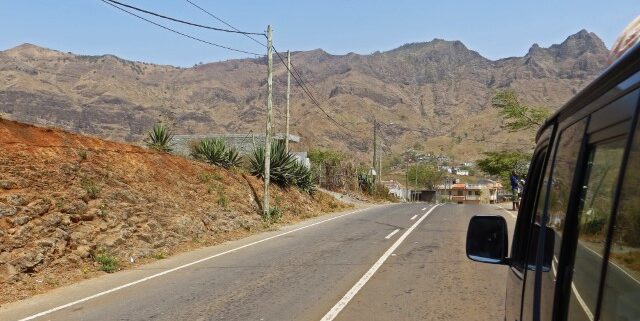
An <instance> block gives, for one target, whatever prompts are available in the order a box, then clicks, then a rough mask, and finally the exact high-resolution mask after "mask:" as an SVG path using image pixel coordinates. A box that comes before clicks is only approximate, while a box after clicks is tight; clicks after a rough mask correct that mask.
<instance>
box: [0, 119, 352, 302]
mask: <svg viewBox="0 0 640 321" xmlns="http://www.w3.org/2000/svg"><path fill="white" fill-rule="evenodd" d="M261 186H262V185H261V182H260V181H259V180H257V179H256V178H254V177H252V176H245V175H243V174H240V173H232V172H229V171H226V170H223V169H220V168H216V167H212V166H209V165H206V164H203V163H199V162H195V161H190V160H187V159H185V158H181V157H177V156H172V155H169V154H165V153H159V152H154V151H150V150H147V149H143V148H140V147H136V146H131V145H126V144H121V143H115V142H110V141H105V140H100V139H96V138H91V137H86V136H81V135H77V134H72V133H68V132H64V131H61V130H55V129H47V128H40V127H35V126H31V125H25V124H20V123H16V122H13V121H7V120H2V119H0V303H2V302H6V301H10V300H17V299H20V298H24V297H25V296H28V295H30V294H33V293H36V292H38V291H41V290H46V289H48V288H52V287H56V286H59V285H62V284H65V283H68V282H72V281H74V280H78V279H82V278H86V277H90V276H92V275H95V274H98V273H102V272H98V271H97V269H98V268H99V266H100V265H99V264H98V263H96V262H94V258H95V257H96V256H97V255H100V254H101V253H102V254H105V255H109V256H113V257H115V258H117V260H118V261H119V262H120V263H119V266H120V267H127V266H130V265H133V264H136V263H138V262H144V261H145V260H151V259H153V258H158V257H162V256H164V255H167V254H169V253H172V252H174V251H177V250H179V249H180V248H184V247H190V246H197V245H198V244H200V245H203V244H213V243H216V242H221V241H224V240H228V239H232V238H237V237H239V236H242V235H245V234H247V233H249V232H251V231H256V230H261V229H263V228H264V226H263V223H262V221H261V217H260V216H259V215H258V213H259V212H260V211H259V208H258V206H259V205H258V204H259V202H256V198H258V199H259V198H260V197H261V196H262V187H261ZM272 191H273V192H272V194H273V196H272V197H273V199H272V201H271V204H275V205H276V206H279V207H280V209H281V210H282V211H283V215H284V216H283V220H284V221H285V222H286V221H295V220H297V219H300V218H302V217H309V216H315V215H318V214H319V213H321V212H327V211H334V210H338V209H341V208H344V207H345V206H346V205H344V204H342V203H340V202H337V201H336V200H335V199H334V198H333V197H331V196H328V195H326V194H324V193H322V192H319V193H317V194H315V195H314V197H310V196H309V195H306V194H303V193H300V192H299V191H298V190H296V189H291V190H289V191H286V192H285V191H283V190H281V189H279V188H277V187H275V186H274V187H273V188H272ZM132 260H133V262H134V263H133V264H132V263H131V261H132Z"/></svg>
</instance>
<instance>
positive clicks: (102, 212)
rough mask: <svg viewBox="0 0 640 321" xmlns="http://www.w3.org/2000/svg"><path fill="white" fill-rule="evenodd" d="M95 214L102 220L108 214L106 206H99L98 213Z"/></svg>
mask: <svg viewBox="0 0 640 321" xmlns="http://www.w3.org/2000/svg"><path fill="white" fill-rule="evenodd" d="M96 214H97V215H98V217H100V218H102V219H104V218H105V217H107V214H109V211H108V210H107V204H100V207H98V212H97V213H96Z"/></svg>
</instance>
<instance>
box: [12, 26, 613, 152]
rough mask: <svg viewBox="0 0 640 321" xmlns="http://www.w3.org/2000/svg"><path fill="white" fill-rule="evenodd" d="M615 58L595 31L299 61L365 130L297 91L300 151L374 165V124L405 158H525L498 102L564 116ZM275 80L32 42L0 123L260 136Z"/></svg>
mask: <svg viewBox="0 0 640 321" xmlns="http://www.w3.org/2000/svg"><path fill="white" fill-rule="evenodd" d="M496 41H500V40H499V39H496ZM607 55H608V50H607V48H606V47H605V45H604V43H603V42H602V40H601V39H600V38H599V37H598V36H597V35H596V34H594V33H590V32H587V31H585V30H582V31H580V32H578V33H576V34H574V35H571V36H569V37H568V38H567V39H566V40H565V41H563V42H562V43H560V44H556V45H552V46H550V47H548V48H542V47H540V46H539V45H537V44H533V45H532V46H531V48H530V49H529V51H528V52H527V53H526V54H525V55H524V56H523V57H509V58H504V59H499V60H490V59H487V58H485V57H483V56H481V55H480V54H479V53H477V52H475V51H473V50H470V49H468V48H467V47H466V46H465V45H464V44H463V43H462V42H460V41H446V40H441V39H434V40H432V41H429V42H423V43H412V44H406V45H403V46H400V47H398V48H396V49H393V50H389V51H385V52H375V53H373V54H370V55H361V54H355V53H350V54H346V55H332V54H330V53H327V52H325V51H323V50H321V49H317V50H312V51H303V52H294V53H293V54H292V61H293V63H294V65H295V66H296V67H297V69H298V70H299V71H300V73H301V74H302V76H303V77H304V78H305V79H306V80H307V81H308V82H309V83H311V84H313V86H312V90H313V91H314V95H315V96H316V97H317V99H318V100H319V101H321V102H323V104H324V106H325V109H326V110H327V111H329V112H330V113H332V114H333V115H335V118H336V119H337V120H338V121H340V122H343V123H344V124H345V125H346V126H347V127H349V128H351V129H353V130H354V131H355V132H351V131H348V130H345V129H342V128H340V127H336V126H335V125H333V124H332V123H331V122H330V121H329V120H328V119H327V118H326V117H325V116H324V115H323V114H322V113H321V112H320V111H319V110H318V109H317V108H315V107H314V106H313V105H312V104H311V102H310V101H308V100H306V99H305V97H304V95H303V93H302V90H300V88H299V87H297V86H295V83H294V86H293V95H292V126H293V128H292V132H293V133H294V134H298V135H300V136H302V139H303V140H302V144H301V145H300V146H299V148H300V149H302V150H304V149H306V148H309V147H312V146H313V147H331V148H337V149H341V150H343V151H348V152H350V153H352V154H353V155H354V156H355V157H356V158H357V159H360V160H364V159H368V157H369V155H370V151H371V150H370V149H371V128H372V122H373V118H374V116H375V117H376V118H377V119H378V120H380V121H383V122H386V123H396V124H401V125H402V126H383V127H381V130H382V132H383V135H382V136H383V138H382V140H383V142H384V143H385V145H387V146H389V148H390V150H389V151H390V152H393V153H395V154H399V153H401V152H403V151H405V150H406V149H407V148H409V147H414V146H416V147H419V148H423V149H424V150H429V151H432V152H437V153H443V154H449V155H459V156H460V159H467V160H473V159H475V158H477V157H478V155H479V152H482V151H488V150H489V151H490V150H497V149H501V148H503V147H505V146H509V147H510V148H519V149H525V150H526V149H529V148H531V142H532V137H533V131H530V132H527V133H518V134H512V133H508V132H506V131H505V130H503V129H502V128H501V122H500V121H499V118H498V117H497V116H496V110H495V109H493V108H491V97H492V96H493V95H494V94H495V93H496V92H497V91H499V90H505V89H513V90H515V91H516V92H518V94H519V95H520V96H521V98H522V99H523V101H524V102H525V103H527V104H531V105H535V106H546V107H549V108H550V109H554V110H555V109H557V108H559V107H560V106H561V105H562V104H564V103H565V102H566V101H567V100H568V99H569V98H570V97H571V96H573V95H574V94H575V93H577V92H578V91H579V90H580V89H581V88H582V87H583V86H585V85H586V84H587V83H588V82H589V81H591V80H592V79H593V78H594V77H595V76H596V75H597V74H598V73H600V71H601V70H603V68H604V67H605V66H606V63H607ZM274 59H275V78H274V99H275V100H274V106H275V114H274V117H275V118H274V119H275V127H276V131H283V129H284V117H283V109H284V102H285V88H286V70H285V69H284V67H283V66H282V65H281V64H280V63H279V60H278V58H277V57H274ZM265 74H266V59H264V58H259V59H239V60H228V61H222V62H214V63H205V64H198V65H196V66H193V67H191V68H179V67H173V66H164V65H155V64H151V63H145V62H135V61H128V60H124V59H121V58H118V57H115V56H113V55H103V56H83V55H78V54H73V53H64V52H59V51H55V50H51V49H45V48H41V47H38V46H35V45H30V44H25V45H21V46H18V47H15V48H12V49H9V50H6V51H3V52H0V114H4V117H5V118H9V119H13V120H18V121H23V122H28V123H36V124H44V125H54V126H58V127H62V128H66V129H68V130H72V131H75V132H81V133H88V134H93V135H97V136H99V137H103V138H108V139H114V140H120V141H128V142H134V143H139V142H140V140H141V139H142V137H143V135H144V133H145V132H146V131H147V130H148V129H149V128H150V127H151V126H152V125H153V123H154V122H156V121H157V120H165V121H168V122H170V123H172V124H174V126H175V129H176V133H178V134H203V133H212V132H213V133H221V132H224V133H248V132H254V133H262V132H263V130H264V118H265V117H264V115H265V102H266V81H265V77H266V76H265ZM403 127H405V128H403ZM406 128H409V129H417V130H419V132H416V131H411V130H407V129H406ZM385 149H386V147H385Z"/></svg>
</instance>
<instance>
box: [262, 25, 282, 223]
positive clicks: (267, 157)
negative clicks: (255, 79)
mask: <svg viewBox="0 0 640 321" xmlns="http://www.w3.org/2000/svg"><path fill="white" fill-rule="evenodd" d="M271 43H272V39H271V25H268V26H267V133H266V135H265V148H264V199H263V201H262V211H263V215H264V217H266V218H270V217H269V215H270V212H271V211H270V208H269V179H270V176H271V114H272V112H271V109H272V108H273V104H272V102H271V98H272V96H273V52H272V51H273V46H272V44H271ZM287 140H289V137H287Z"/></svg>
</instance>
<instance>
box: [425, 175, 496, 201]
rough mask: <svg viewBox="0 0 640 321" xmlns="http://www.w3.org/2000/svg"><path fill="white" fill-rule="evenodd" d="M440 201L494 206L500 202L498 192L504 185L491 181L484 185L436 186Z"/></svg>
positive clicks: (484, 181)
mask: <svg viewBox="0 0 640 321" xmlns="http://www.w3.org/2000/svg"><path fill="white" fill-rule="evenodd" d="M436 190H437V192H438V199H440V200H443V199H444V200H449V201H453V202H455V203H458V204H493V203H496V202H497V200H498V192H499V191H501V190H502V184H501V183H500V182H495V181H491V180H486V179H485V180H483V183H479V184H468V183H455V184H450V185H449V184H446V185H438V186H436Z"/></svg>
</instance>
